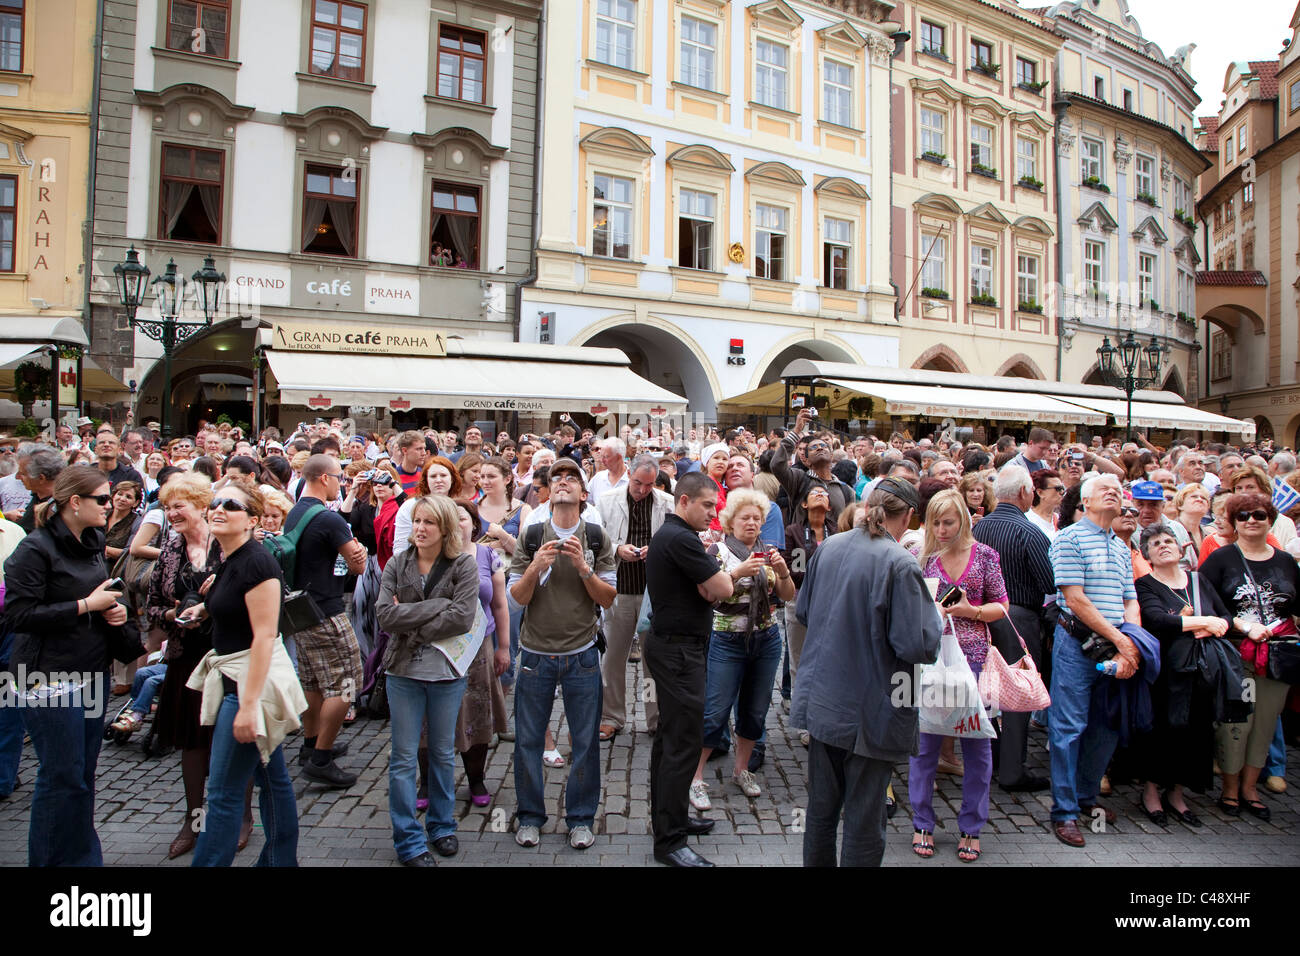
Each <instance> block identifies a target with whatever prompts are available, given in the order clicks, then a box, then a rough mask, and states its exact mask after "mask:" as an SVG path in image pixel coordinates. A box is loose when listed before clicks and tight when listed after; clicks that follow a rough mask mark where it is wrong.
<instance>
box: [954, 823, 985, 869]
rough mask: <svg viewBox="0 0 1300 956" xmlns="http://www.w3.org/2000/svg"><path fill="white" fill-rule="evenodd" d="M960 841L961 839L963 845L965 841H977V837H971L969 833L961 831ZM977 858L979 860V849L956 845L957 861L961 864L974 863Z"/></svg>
mask: <svg viewBox="0 0 1300 956" xmlns="http://www.w3.org/2000/svg"><path fill="white" fill-rule="evenodd" d="M961 839H962V843H965V842H966V841H967V840H978V839H979V837H977V836H971V835H970V834H969V833H967V832H966V831H965V830H963V831H961ZM979 858H980V851H979V847H974V846H962V845H961V844H960V843H959V844H958V845H957V859H959V860H961V861H962V862H963V863H974V862H975V861H976V860H978V859H979Z"/></svg>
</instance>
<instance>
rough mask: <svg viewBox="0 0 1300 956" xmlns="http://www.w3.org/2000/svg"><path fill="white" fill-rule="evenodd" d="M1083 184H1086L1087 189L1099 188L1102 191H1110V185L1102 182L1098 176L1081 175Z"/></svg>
mask: <svg viewBox="0 0 1300 956" xmlns="http://www.w3.org/2000/svg"><path fill="white" fill-rule="evenodd" d="M1083 185H1084V186H1087V187H1088V188H1089V189H1099V190H1101V191H1102V192H1104V193H1109V192H1110V187H1109V186H1107V185H1106V184H1105V183H1103V182H1102V181H1101V178H1100V177H1098V176H1085V177H1083Z"/></svg>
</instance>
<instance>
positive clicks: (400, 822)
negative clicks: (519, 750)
mask: <svg viewBox="0 0 1300 956" xmlns="http://www.w3.org/2000/svg"><path fill="white" fill-rule="evenodd" d="M467 680H468V679H467V678H464V677H460V678H457V679H456V680H439V681H428V680H412V679H411V678H409V677H396V676H394V675H392V674H389V675H388V710H389V714H390V715H391V716H390V725H389V726H390V728H391V730H392V733H393V753H392V756H390V757H389V758H388V815H389V817H390V818H391V819H392V821H393V849H395V850H396V851H397V858H398V859H399V860H412V859H415V857H417V856H419V855H420V854H422V853H427V852H428V848H429V844H428V841H429V840H441V839H442V838H443V837H446V836H451V835H453V834H454V833H455V832H456V717H457V716H458V715H459V714H460V701H461V698H462V697H464V696H465V685H466V683H467ZM426 723H427V724H428V726H429V809H428V811H427V813H426V816H425V819H424V826H423V827H421V826H420V821H419V818H418V817H416V815H415V793H416V790H417V789H418V788H419V778H420V774H419V767H418V765H417V757H416V753H417V751H418V750H419V748H420V731H422V730H423V729H424V726H425V724H426ZM426 830H427V831H428V837H426V836H425V831H426Z"/></svg>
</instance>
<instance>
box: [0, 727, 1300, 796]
mask: <svg viewBox="0 0 1300 956" xmlns="http://www.w3.org/2000/svg"><path fill="white" fill-rule="evenodd" d="M1260 776H1261V777H1263V778H1264V779H1268V778H1269V777H1286V737H1285V736H1284V735H1283V733H1282V718H1280V717H1279V718H1278V721H1277V730H1276V731H1275V732H1274V734H1273V742H1272V743H1271V744H1269V745H1268V760H1267V761H1266V762H1265V764H1264V772H1263V773H1262V774H1260ZM3 783H4V778H3V777H0V785H3Z"/></svg>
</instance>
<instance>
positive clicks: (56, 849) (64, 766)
mask: <svg viewBox="0 0 1300 956" xmlns="http://www.w3.org/2000/svg"><path fill="white" fill-rule="evenodd" d="M94 680H96V681H98V682H99V684H100V686H99V687H98V688H97V689H96V692H95V693H93V694H83V693H82V692H81V691H77V692H74V693H69V694H66V695H64V696H63V697H61V698H54V699H51V700H48V701H46V703H52V704H56V706H46V707H24V708H22V719H23V723H24V724H25V725H26V726H27V733H29V734H30V735H31V738H32V746H33V747H34V748H35V750H36V760H37V764H38V766H37V770H36V787H35V789H34V790H33V791H32V822H31V828H30V829H29V831H28V835H27V863H28V865H29V866H103V864H104V857H103V854H102V852H101V851H100V846H99V834H97V833H96V832H95V765H96V764H97V763H98V762H99V746H100V744H101V743H103V741H104V703H105V701H107V700H108V675H107V674H97V675H95V677H94ZM87 689H89V688H87ZM92 704H94V705H96V706H93V707H92V706H91V705H92Z"/></svg>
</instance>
